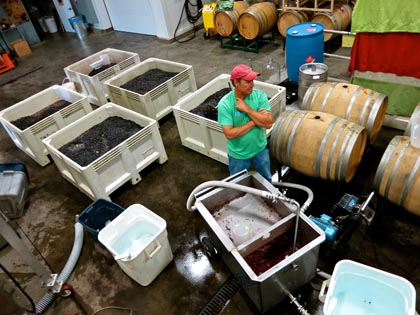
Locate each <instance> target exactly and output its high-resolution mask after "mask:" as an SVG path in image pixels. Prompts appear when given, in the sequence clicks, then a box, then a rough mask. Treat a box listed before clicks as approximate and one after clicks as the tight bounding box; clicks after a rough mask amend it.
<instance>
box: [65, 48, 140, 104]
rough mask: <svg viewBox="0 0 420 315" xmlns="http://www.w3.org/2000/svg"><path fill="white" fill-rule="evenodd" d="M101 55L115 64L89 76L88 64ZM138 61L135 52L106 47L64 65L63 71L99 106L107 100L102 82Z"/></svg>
mask: <svg viewBox="0 0 420 315" xmlns="http://www.w3.org/2000/svg"><path fill="white" fill-rule="evenodd" d="M102 55H106V56H108V58H109V61H110V62H111V63H115V65H113V66H112V67H110V68H108V69H106V70H104V71H102V72H100V73H98V74H96V75H94V76H89V73H90V72H91V71H92V70H93V69H92V67H90V65H91V64H93V63H95V62H98V61H100V60H101V56H102ZM138 63H140V57H139V55H138V54H137V53H132V52H128V51H123V50H118V49H113V48H106V49H104V50H101V51H99V52H97V53H96V54H93V55H91V56H89V57H86V58H84V59H82V60H80V61H78V62H76V63H74V64H72V65H70V66H67V67H65V68H64V72H65V73H66V76H67V78H68V79H69V80H70V81H71V82H74V84H75V86H76V89H77V91H79V92H81V93H83V94H84V95H86V96H87V97H88V100H89V102H90V103H92V104H95V105H98V106H101V105H103V104H105V103H107V102H108V95H107V89H106V87H104V82H105V81H106V80H108V79H110V78H112V77H114V76H115V75H117V74H119V73H121V71H123V70H125V69H128V68H130V67H132V66H134V65H135V64H138Z"/></svg>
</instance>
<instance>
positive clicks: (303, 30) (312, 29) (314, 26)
mask: <svg viewBox="0 0 420 315" xmlns="http://www.w3.org/2000/svg"><path fill="white" fill-rule="evenodd" d="M322 32H324V25H323V24H321V23H318V22H304V23H298V24H294V25H291V26H289V27H288V28H287V29H286V36H312V35H317V34H319V33H322Z"/></svg>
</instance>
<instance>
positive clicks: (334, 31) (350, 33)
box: [324, 29, 356, 36]
mask: <svg viewBox="0 0 420 315" xmlns="http://www.w3.org/2000/svg"><path fill="white" fill-rule="evenodd" d="M324 32H326V33H333V34H342V35H351V36H356V33H352V32H347V31H337V30H327V29H324Z"/></svg>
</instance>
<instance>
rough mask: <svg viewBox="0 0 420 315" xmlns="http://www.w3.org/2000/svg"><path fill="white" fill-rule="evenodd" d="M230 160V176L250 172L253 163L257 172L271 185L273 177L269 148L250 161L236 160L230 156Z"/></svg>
mask: <svg viewBox="0 0 420 315" xmlns="http://www.w3.org/2000/svg"><path fill="white" fill-rule="evenodd" d="M228 158H229V173H230V175H233V174H236V173H238V172H240V171H242V170H244V169H247V170H248V169H249V167H250V166H251V163H252V164H253V165H254V167H255V170H256V171H257V172H258V173H260V174H261V175H262V176H263V177H264V178H265V179H267V180H268V181H269V182H270V183H271V176H272V175H271V171H270V154H269V151H268V148H265V149H264V150H262V151H261V152H260V153H258V154H257V155H256V156H254V157H253V158H251V159H248V160H239V159H235V158H233V157H231V156H230V155H229V156H228Z"/></svg>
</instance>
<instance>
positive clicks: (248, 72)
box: [230, 64, 260, 81]
mask: <svg viewBox="0 0 420 315" xmlns="http://www.w3.org/2000/svg"><path fill="white" fill-rule="evenodd" d="M259 75H260V74H259V73H258V72H254V71H252V69H251V67H249V66H247V65H244V64H239V65H237V66H235V67H234V68H233V69H232V72H231V73H230V79H231V80H236V79H244V80H247V81H251V80H254V79H255V77H256V76H259Z"/></svg>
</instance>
